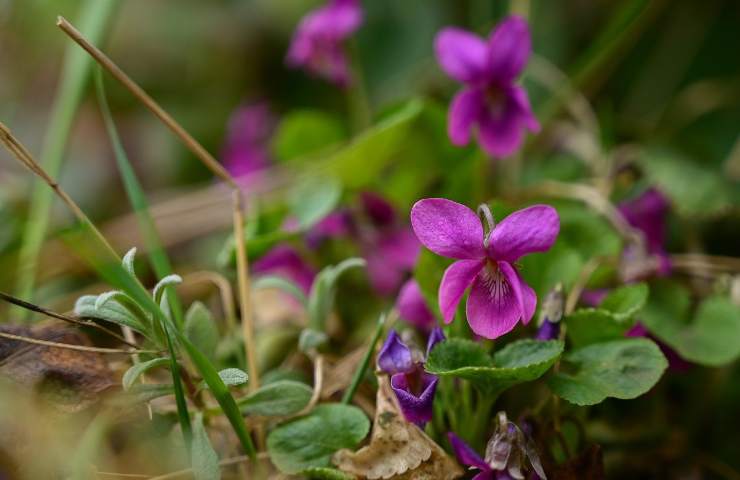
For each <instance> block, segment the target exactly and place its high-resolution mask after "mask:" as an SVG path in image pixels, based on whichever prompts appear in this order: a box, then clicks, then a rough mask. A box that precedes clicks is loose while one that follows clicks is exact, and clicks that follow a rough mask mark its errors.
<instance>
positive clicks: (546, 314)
mask: <svg viewBox="0 0 740 480" xmlns="http://www.w3.org/2000/svg"><path fill="white" fill-rule="evenodd" d="M564 303H565V298H564V295H563V286H562V284H558V285H557V286H555V288H553V289H552V290H550V291H549V292H548V293H547V296H545V300H544V301H543V302H542V308H541V309H540V321H539V325H540V327H539V328H538V329H537V335H535V339H537V340H555V339H557V338H558V337H559V336H560V321H561V320H562V318H563V308H564V306H565V305H564Z"/></svg>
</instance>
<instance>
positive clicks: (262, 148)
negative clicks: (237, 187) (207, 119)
mask: <svg viewBox="0 0 740 480" xmlns="http://www.w3.org/2000/svg"><path fill="white" fill-rule="evenodd" d="M276 124H277V119H276V118H275V115H274V114H273V113H272V111H271V110H270V107H269V106H268V105H267V103H265V102H257V103H254V104H249V105H242V106H240V107H239V108H237V110H235V111H234V113H232V115H231V118H230V119H229V125H228V129H227V135H226V142H225V144H224V147H223V153H222V158H223V163H224V166H225V167H226V170H228V171H229V173H230V174H231V175H233V176H235V177H248V176H251V175H254V174H256V173H257V172H259V171H261V170H263V169H265V168H266V167H267V166H268V165H269V164H270V153H269V151H268V142H269V140H270V137H271V136H272V134H273V132H274V130H275V126H276Z"/></svg>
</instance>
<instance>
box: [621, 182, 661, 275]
mask: <svg viewBox="0 0 740 480" xmlns="http://www.w3.org/2000/svg"><path fill="white" fill-rule="evenodd" d="M669 209H670V204H669V203H668V199H667V198H666V197H665V196H663V194H662V193H660V192H659V191H658V190H656V189H655V188H650V189H648V190H646V191H645V192H644V193H643V194H642V195H640V196H639V197H637V198H635V199H632V200H629V201H626V202H622V203H621V204H620V205H619V211H620V213H621V214H622V216H623V217H624V218H625V220H627V222H628V223H629V224H630V225H632V226H633V227H634V228H636V229H637V230H638V231H639V232H640V233H641V234H642V238H643V241H644V245H643V246H642V249H640V246H637V245H630V246H628V247H626V248H625V251H624V263H626V264H627V265H625V273H626V277H628V278H626V279H625V280H628V281H629V280H638V279H640V278H642V277H643V276H645V265H646V262H645V256H646V254H647V256H652V260H653V262H652V263H654V266H653V268H652V271H654V272H657V273H658V275H668V274H669V273H670V271H671V263H670V259H669V258H668V253H667V252H666V250H665V246H664V244H665V233H666V216H667V215H668V211H669Z"/></svg>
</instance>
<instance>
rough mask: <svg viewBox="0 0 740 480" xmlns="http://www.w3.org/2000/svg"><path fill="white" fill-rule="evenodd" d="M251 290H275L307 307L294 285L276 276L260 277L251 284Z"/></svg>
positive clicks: (305, 301)
mask: <svg viewBox="0 0 740 480" xmlns="http://www.w3.org/2000/svg"><path fill="white" fill-rule="evenodd" d="M252 288H253V289H254V290H259V289H262V288H277V289H280V290H282V291H283V292H285V293H287V294H288V295H290V296H291V297H293V298H295V299H296V300H298V301H299V302H300V303H301V305H303V306H304V307H306V306H307V305H308V299H307V298H306V295H305V294H304V293H303V291H302V290H301V289H300V288H299V287H298V286H297V285H296V284H295V283H293V282H291V281H290V280H286V279H285V278H283V277H278V276H277V275H265V276H260V277H259V278H257V279H256V280H255V281H254V282H252Z"/></svg>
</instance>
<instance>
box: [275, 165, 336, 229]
mask: <svg viewBox="0 0 740 480" xmlns="http://www.w3.org/2000/svg"><path fill="white" fill-rule="evenodd" d="M341 196H342V185H341V184H340V183H339V182H337V181H336V180H334V179H333V178H331V177H325V176H322V177H310V178H308V179H306V180H303V181H302V182H300V183H298V184H297V185H296V186H294V187H293V188H292V189H291V191H290V193H289V194H288V199H287V200H288V207H289V209H290V213H291V215H292V216H293V217H295V219H296V220H297V221H298V226H299V228H300V229H301V230H306V229H308V228H310V227H312V226H313V225H314V224H315V223H316V222H318V221H319V220H321V219H322V218H324V217H325V216H326V215H327V214H329V213H330V212H331V211H332V210H334V207H336V205H337V203H338V202H339V199H340V197H341Z"/></svg>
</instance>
